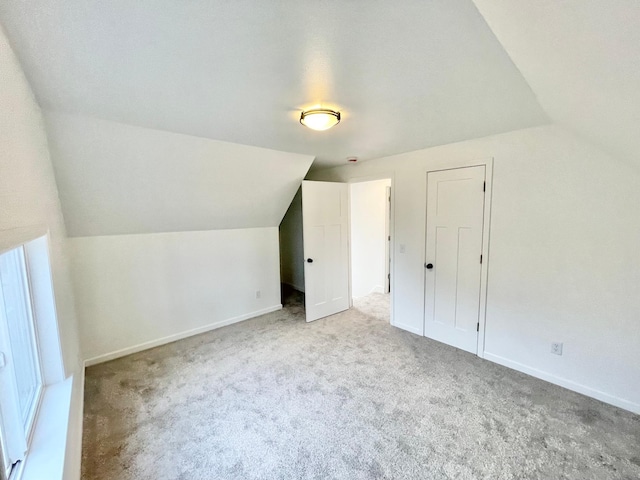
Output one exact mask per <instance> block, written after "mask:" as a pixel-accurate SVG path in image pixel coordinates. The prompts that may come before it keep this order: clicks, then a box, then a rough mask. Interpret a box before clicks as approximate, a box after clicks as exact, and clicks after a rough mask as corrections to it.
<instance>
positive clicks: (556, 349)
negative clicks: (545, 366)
mask: <svg viewBox="0 0 640 480" xmlns="http://www.w3.org/2000/svg"><path fill="white" fill-rule="evenodd" d="M551 353H553V354H555V355H562V343H560V342H553V343H552V344H551Z"/></svg>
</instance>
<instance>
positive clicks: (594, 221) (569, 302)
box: [313, 126, 640, 412]
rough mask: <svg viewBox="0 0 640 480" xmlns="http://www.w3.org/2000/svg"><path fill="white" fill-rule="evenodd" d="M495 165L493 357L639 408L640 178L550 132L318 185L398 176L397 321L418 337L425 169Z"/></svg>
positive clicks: (359, 171)
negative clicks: (559, 345)
mask: <svg viewBox="0 0 640 480" xmlns="http://www.w3.org/2000/svg"><path fill="white" fill-rule="evenodd" d="M488 157H493V158H494V178H493V204H492V208H493V210H492V217H491V232H490V235H491V239H490V247H489V248H490V255H489V265H488V267H489V280H488V296H487V317H486V318H487V320H486V322H487V323H486V337H485V340H486V346H485V352H484V355H485V357H486V358H488V359H490V360H493V361H496V362H499V363H503V364H505V365H508V366H510V367H513V368H516V369H519V370H521V371H525V372H527V373H530V374H532V375H536V376H538V377H542V378H545V379H547V380H549V381H552V382H555V383H559V384H562V385H565V386H567V387H569V388H572V389H574V390H578V391H581V392H583V393H586V394H588V395H591V396H594V397H596V398H600V399H602V400H604V401H607V402H610V403H613V404H616V405H619V406H622V407H623V408H627V409H629V410H632V411H635V412H640V349H638V345H640V328H638V312H639V311H640V295H638V285H640V249H639V248H638V245H639V244H640V189H638V185H640V172H638V171H637V170H634V169H631V168H630V167H628V166H627V165H626V164H625V163H624V162H620V161H617V160H616V159H614V158H611V157H609V156H608V155H606V154H605V153H603V152H601V151H599V150H598V149H596V148H595V147H593V146H591V145H590V144H588V143H587V142H586V141H583V140H582V139H579V138H577V137H575V136H573V135H571V134H569V133H568V132H566V131H565V130H563V129H562V128H560V127H557V126H550V127H540V128H532V129H526V130H519V131H516V132H512V133H508V134H503V135H497V136H492V137H487V138H483V139H479V140H472V141H468V142H462V143H457V144H451V145H446V146H442V147H437V148H432V149H427V150H420V151H416V152H410V153H406V154H403V155H397V156H393V157H387V158H383V159H379V160H371V161H368V162H363V163H361V164H356V165H355V166H347V167H339V168H335V169H330V170H325V171H321V172H318V174H314V178H313V179H318V180H334V181H346V180H348V179H349V178H354V177H358V176H368V175H381V176H382V175H384V176H387V175H388V176H391V175H392V174H393V175H394V178H395V180H394V190H395V193H394V200H395V203H394V206H393V208H394V215H395V242H394V254H395V255H394V257H395V262H394V266H393V269H394V270H393V272H392V274H391V276H392V281H393V285H392V288H391V290H392V294H393V295H394V302H393V305H394V313H395V324H396V326H398V327H401V328H404V329H407V330H410V331H413V332H416V333H422V328H423V305H424V267H423V262H424V242H425V202H426V171H427V169H428V168H447V166H452V165H455V162H456V160H473V159H482V158H488ZM400 244H404V245H405V247H406V253H403V254H401V253H400V252H399V245H400ZM552 341H558V342H564V354H563V355H562V356H556V355H552V354H550V346H551V342H552Z"/></svg>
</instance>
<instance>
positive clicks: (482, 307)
mask: <svg viewBox="0 0 640 480" xmlns="http://www.w3.org/2000/svg"><path fill="white" fill-rule="evenodd" d="M478 166H484V167H485V182H486V183H485V197H484V211H483V221H482V253H481V254H482V264H481V266H480V303H479V307H478V323H479V324H480V325H479V330H478V342H477V346H476V355H477V356H478V357H480V358H484V346H485V331H486V320H487V291H488V288H487V285H488V281H489V241H490V233H491V199H492V192H493V157H489V158H485V159H475V160H471V159H470V160H463V159H458V160H453V161H452V160H450V159H448V160H446V161H442V162H434V163H433V165H430V166H428V167H427V168H425V169H424V172H423V173H424V177H423V178H424V182H425V183H424V185H425V187H424V201H423V204H424V219H425V225H424V226H425V236H424V248H423V250H422V251H423V265H424V264H426V262H427V258H426V250H427V248H426V247H427V243H426V242H427V237H426V228H427V174H428V173H429V172H438V171H442V170H456V169H460V168H467V167H478ZM391 193H393V191H392V192H391ZM425 288H426V273H425V276H423V287H422V290H423V291H424V290H425ZM426 300H427V299H426V296H425V297H424V302H426ZM425 305H426V303H425ZM425 322H426V315H424V314H423V319H422V335H423V336H424V333H425Z"/></svg>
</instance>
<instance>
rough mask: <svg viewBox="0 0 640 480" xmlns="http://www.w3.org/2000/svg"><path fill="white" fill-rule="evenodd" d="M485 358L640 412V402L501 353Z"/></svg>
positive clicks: (485, 354)
mask: <svg viewBox="0 0 640 480" xmlns="http://www.w3.org/2000/svg"><path fill="white" fill-rule="evenodd" d="M484 359H485V360H489V361H491V362H494V363H497V364H499V365H502V366H504V367H508V368H511V369H513V370H517V371H519V372H522V373H526V374H527V375H531V376H532V377H536V378H539V379H541V380H544V381H546V382H549V383H553V384H554V385H558V386H560V387H564V388H567V389H569V390H572V391H574V392H577V393H581V394H582V395H586V396H588V397H592V398H595V399H597V400H600V401H602V402H605V403H608V404H610V405H614V406H616V407H620V408H623V409H625V410H629V411H630V412H633V413H637V414H640V404H638V403H634V402H630V401H629V400H624V399H622V398H619V397H616V396H614V395H609V394H608V393H605V392H602V391H600V390H596V389H594V388H591V387H587V386H586V385H582V384H580V383H577V382H573V381H571V380H567V379H566V378H562V377H558V376H556V375H553V374H551V373H548V372H545V371H544V370H539V369H537V368H533V367H529V366H527V365H524V364H522V363H519V362H514V361H513V360H509V359H508V358H504V357H501V356H499V355H494V354H493V353H489V352H484Z"/></svg>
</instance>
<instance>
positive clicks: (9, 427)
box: [0, 246, 43, 478]
mask: <svg viewBox="0 0 640 480" xmlns="http://www.w3.org/2000/svg"><path fill="white" fill-rule="evenodd" d="M27 272H28V269H27V259H26V255H25V248H24V247H22V246H21V247H18V248H15V249H13V250H10V251H8V252H5V253H3V254H1V255H0V441H1V449H2V467H3V472H2V474H3V475H4V478H9V477H10V475H11V472H12V471H13V470H14V469H15V467H16V466H17V465H18V464H19V462H21V461H23V460H24V458H25V455H26V453H27V450H28V445H29V440H30V436H31V433H32V430H33V426H34V422H35V418H36V414H37V411H38V406H39V403H40V398H41V396H42V390H43V379H42V369H41V366H40V358H39V354H38V352H39V349H38V342H37V334H36V323H35V318H34V313H33V312H34V308H33V304H32V295H31V288H30V283H29V275H28V273H27Z"/></svg>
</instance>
